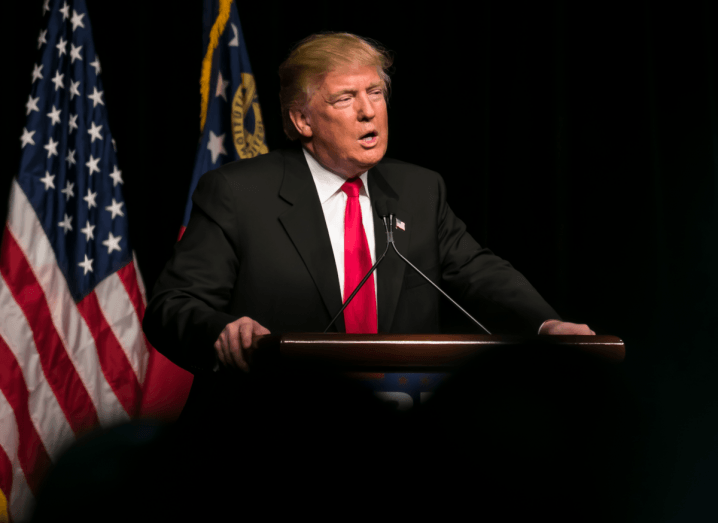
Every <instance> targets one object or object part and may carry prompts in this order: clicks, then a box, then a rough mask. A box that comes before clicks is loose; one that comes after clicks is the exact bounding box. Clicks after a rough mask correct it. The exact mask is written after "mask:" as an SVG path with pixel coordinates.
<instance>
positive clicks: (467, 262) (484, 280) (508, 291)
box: [437, 177, 560, 335]
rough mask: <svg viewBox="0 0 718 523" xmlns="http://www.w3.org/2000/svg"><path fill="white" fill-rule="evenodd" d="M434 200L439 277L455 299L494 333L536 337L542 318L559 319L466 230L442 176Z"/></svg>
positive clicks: (508, 266) (520, 277) (506, 264)
mask: <svg viewBox="0 0 718 523" xmlns="http://www.w3.org/2000/svg"><path fill="white" fill-rule="evenodd" d="M437 200H438V216H437V222H438V235H439V253H440V257H441V259H440V262H441V269H442V279H443V281H444V283H445V285H446V286H447V287H448V288H450V289H451V290H452V292H454V293H455V296H457V298H458V300H457V301H458V302H459V303H461V304H465V307H466V308H467V309H468V310H469V311H471V312H472V314H474V313H475V314H476V315H477V319H478V320H479V322H481V323H484V322H486V323H484V324H485V325H486V326H487V327H489V328H490V329H491V330H492V332H512V333H520V334H526V335H534V334H537V333H538V329H539V327H540V326H541V324H542V323H543V322H544V321H546V320H548V319H560V317H559V315H558V314H557V313H556V311H555V310H554V309H553V308H552V307H551V306H550V305H549V304H548V303H546V301H545V300H544V299H543V298H542V297H541V295H540V294H539V293H538V292H537V291H536V289H535V288H534V287H533V286H532V285H531V284H530V283H529V282H528V280H527V279H526V278H525V277H524V276H523V274H521V273H520V272H519V271H517V270H516V269H514V268H513V267H512V265H511V264H510V263H509V262H507V261H506V260H503V259H502V258H500V257H498V256H496V255H495V254H493V253H492V252H491V251H490V250H489V249H486V248H483V247H481V246H480V245H479V244H478V242H476V240H474V238H473V237H472V236H471V235H470V234H469V233H468V232H467V231H466V225H465V224H464V222H463V221H461V220H460V219H459V218H457V217H456V216H455V215H454V213H453V212H452V210H451V208H450V207H449V205H448V204H447V203H446V186H445V184H444V180H443V179H442V178H441V177H439V178H438V198H437Z"/></svg>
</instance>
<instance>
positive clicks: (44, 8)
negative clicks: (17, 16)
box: [42, 0, 50, 16]
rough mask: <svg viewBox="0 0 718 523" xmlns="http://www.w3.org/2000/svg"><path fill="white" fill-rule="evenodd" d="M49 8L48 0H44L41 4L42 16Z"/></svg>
mask: <svg viewBox="0 0 718 523" xmlns="http://www.w3.org/2000/svg"><path fill="white" fill-rule="evenodd" d="M49 10H50V0H45V3H44V4H42V14H43V16H44V15H45V14H46V13H47V12H48V11H49Z"/></svg>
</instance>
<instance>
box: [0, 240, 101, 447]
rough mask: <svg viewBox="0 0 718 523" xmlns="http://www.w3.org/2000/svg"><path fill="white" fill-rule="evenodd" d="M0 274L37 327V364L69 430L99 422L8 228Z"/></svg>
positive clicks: (29, 269) (35, 335) (80, 428)
mask: <svg viewBox="0 0 718 523" xmlns="http://www.w3.org/2000/svg"><path fill="white" fill-rule="evenodd" d="M0 274H2V276H3V278H4V279H5V283H6V284H7V285H8V288H9V289H10V292H12V295H13V297H14V298H15V302H16V303H17V304H18V305H20V308H21V309H22V311H23V313H24V314H25V317H26V318H27V320H28V323H29V324H30V325H31V326H32V325H36V326H38V329H37V330H33V333H32V334H33V338H34V340H35V347H36V348H37V353H38V355H39V356H40V364H41V365H42V369H43V371H44V373H45V376H46V377H47V380H48V382H49V383H50V386H51V387H52V390H53V392H54V393H55V397H57V399H58V402H59V403H60V407H61V408H62V410H63V412H64V413H65V417H66V418H67V420H68V421H69V422H70V425H71V426H72V430H73V431H74V432H75V434H79V433H81V432H84V431H86V430H89V429H91V428H92V427H93V426H95V425H97V424H98V423H99V420H98V418H97V411H96V410H95V406H94V405H93V404H92V400H91V399H90V396H89V395H88V394H87V390H86V389H85V386H84V385H83V383H82V380H80V377H79V376H78V374H77V371H76V370H75V367H74V366H73V364H72V362H71V361H70V358H69V357H68V356H67V352H66V351H65V346H64V345H63V343H62V340H61V339H60V336H59V335H58V333H57V331H56V330H55V328H54V325H53V323H52V315H51V314H50V309H49V307H48V304H47V301H46V299H45V295H44V293H43V291H42V287H40V284H39V283H38V282H37V280H36V279H35V275H34V274H33V272H32V269H31V268H30V265H29V264H28V263H27V260H26V259H25V256H24V255H23V253H22V251H21V250H20V247H19V246H18V245H17V243H16V241H15V238H14V237H13V235H12V233H11V232H10V230H9V228H7V227H6V228H5V234H4V235H3V242H2V247H1V248H0ZM40 327H42V328H40Z"/></svg>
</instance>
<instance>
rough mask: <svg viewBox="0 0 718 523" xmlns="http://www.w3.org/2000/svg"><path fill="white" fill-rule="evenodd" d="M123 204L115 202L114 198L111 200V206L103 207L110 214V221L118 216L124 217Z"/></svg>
mask: <svg viewBox="0 0 718 523" xmlns="http://www.w3.org/2000/svg"><path fill="white" fill-rule="evenodd" d="M124 203H125V202H117V201H115V199H114V198H112V205H108V206H107V207H105V210H106V211H110V212H111V213H112V219H113V220H114V219H115V217H116V216H117V215H118V214H119V215H120V216H124V215H125V213H123V212H122V206H123V205H124Z"/></svg>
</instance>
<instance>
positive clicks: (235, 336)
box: [230, 325, 249, 372]
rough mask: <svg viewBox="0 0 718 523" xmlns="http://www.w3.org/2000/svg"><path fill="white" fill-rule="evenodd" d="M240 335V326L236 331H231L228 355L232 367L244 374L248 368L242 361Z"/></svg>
mask: <svg viewBox="0 0 718 523" xmlns="http://www.w3.org/2000/svg"><path fill="white" fill-rule="evenodd" d="M241 334H242V326H241V325H240V326H239V328H238V329H233V331H232V336H230V354H231V357H232V361H233V362H234V364H235V365H234V366H235V367H238V368H240V369H242V370H243V371H245V372H246V371H248V370H249V368H248V367H247V362H245V361H244V354H243V353H242V342H241V340H240V336H241Z"/></svg>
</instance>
